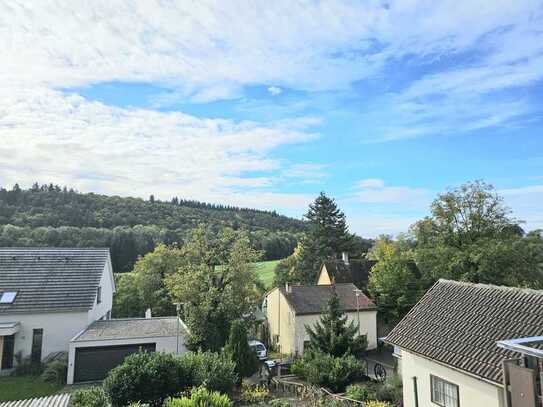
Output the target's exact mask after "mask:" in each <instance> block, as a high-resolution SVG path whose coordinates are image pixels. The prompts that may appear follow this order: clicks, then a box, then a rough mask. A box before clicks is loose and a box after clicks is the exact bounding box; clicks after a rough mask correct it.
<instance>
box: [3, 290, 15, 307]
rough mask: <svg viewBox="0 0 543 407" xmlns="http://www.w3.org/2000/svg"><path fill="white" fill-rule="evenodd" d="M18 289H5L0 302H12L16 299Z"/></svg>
mask: <svg viewBox="0 0 543 407" xmlns="http://www.w3.org/2000/svg"><path fill="white" fill-rule="evenodd" d="M16 296H17V291H4V292H3V293H2V295H1V296H0V304H11V303H13V301H15V297H16Z"/></svg>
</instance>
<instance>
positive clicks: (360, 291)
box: [354, 288, 362, 336]
mask: <svg viewBox="0 0 543 407" xmlns="http://www.w3.org/2000/svg"><path fill="white" fill-rule="evenodd" d="M361 294H362V290H360V289H358V288H355V289H354V295H356V319H357V320H358V336H360V295H361Z"/></svg>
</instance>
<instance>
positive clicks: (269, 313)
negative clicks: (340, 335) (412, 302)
mask: <svg viewBox="0 0 543 407" xmlns="http://www.w3.org/2000/svg"><path fill="white" fill-rule="evenodd" d="M333 290H335V291H336V293H337V294H338V297H339V300H340V304H341V306H342V308H343V310H344V312H345V313H346V315H347V318H348V321H352V322H354V323H355V325H358V326H359V333H360V335H366V337H367V340H368V349H374V348H376V347H377V308H376V307H375V305H374V304H373V302H372V301H371V300H370V299H369V298H367V297H366V296H365V295H364V294H362V293H360V292H359V290H357V288H356V286H355V285H353V284H350V283H349V284H336V285H315V286H299V285H286V286H285V287H276V288H274V289H273V290H271V291H270V292H268V294H267V296H266V317H267V323H268V329H269V333H270V338H271V341H272V344H273V345H274V346H276V347H277V349H278V350H279V352H281V353H283V354H300V353H303V351H304V348H305V347H306V346H307V344H308V341H309V336H308V334H307V330H306V326H314V325H315V324H316V323H317V322H318V321H319V319H320V316H321V313H322V310H323V308H324V306H325V305H326V303H327V302H328V300H329V298H330V296H331V295H332V292H333ZM357 291H358V298H357V294H356V292H357ZM357 301H358V302H357ZM359 322H360V323H359Z"/></svg>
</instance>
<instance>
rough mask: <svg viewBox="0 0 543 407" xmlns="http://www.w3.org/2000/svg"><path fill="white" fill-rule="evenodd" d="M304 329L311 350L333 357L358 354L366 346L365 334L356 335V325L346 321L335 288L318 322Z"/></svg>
mask: <svg viewBox="0 0 543 407" xmlns="http://www.w3.org/2000/svg"><path fill="white" fill-rule="evenodd" d="M305 329H306V330H307V333H308V335H309V340H310V343H311V348H312V349H313V350H316V351H319V352H323V353H328V354H329V355H331V356H334V357H341V356H344V355H353V356H359V355H360V354H361V353H362V352H364V350H366V347H367V339H366V336H365V335H362V336H359V335H358V329H359V328H358V326H357V325H355V323H354V322H353V321H351V322H349V323H347V315H345V313H344V312H343V311H342V309H341V304H340V302H339V297H338V295H337V293H336V291H335V290H333V292H332V295H331V296H330V299H329V300H328V304H327V305H326V308H325V309H324V312H323V313H322V315H321V318H320V320H319V322H317V323H316V324H315V326H314V327H313V328H312V327H309V326H306V327H305Z"/></svg>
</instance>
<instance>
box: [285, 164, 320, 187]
mask: <svg viewBox="0 0 543 407" xmlns="http://www.w3.org/2000/svg"><path fill="white" fill-rule="evenodd" d="M326 168H327V165H324V164H315V163H300V164H294V165H291V166H290V167H289V168H287V169H285V170H284V171H283V172H282V175H283V176H284V177H286V178H294V179H298V180H301V181H302V182H304V183H308V184H317V183H321V182H322V181H323V179H324V178H326V177H328V173H327V172H326Z"/></svg>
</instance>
